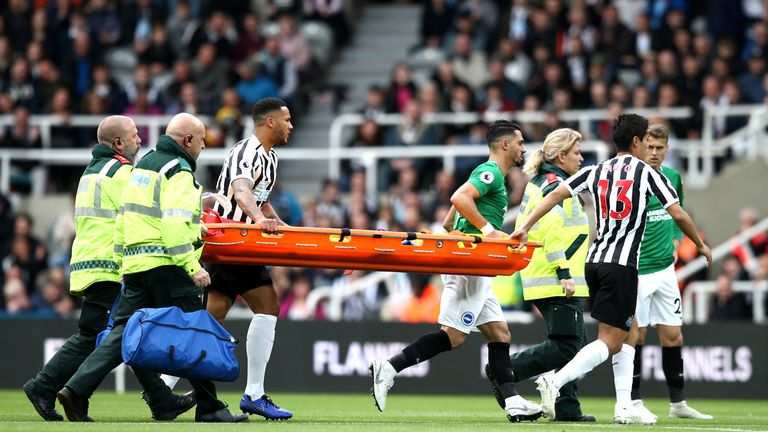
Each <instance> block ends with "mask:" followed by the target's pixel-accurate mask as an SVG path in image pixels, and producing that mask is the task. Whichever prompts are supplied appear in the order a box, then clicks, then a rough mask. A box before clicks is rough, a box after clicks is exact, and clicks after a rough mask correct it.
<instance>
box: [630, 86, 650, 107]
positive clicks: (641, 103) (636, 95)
mask: <svg viewBox="0 0 768 432" xmlns="http://www.w3.org/2000/svg"><path fill="white" fill-rule="evenodd" d="M652 103H653V99H652V96H651V92H650V91H649V90H648V89H647V88H646V87H643V86H637V87H635V88H634V89H633V90H632V107H633V108H650V107H651V105H652Z"/></svg>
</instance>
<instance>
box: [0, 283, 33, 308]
mask: <svg viewBox="0 0 768 432" xmlns="http://www.w3.org/2000/svg"><path fill="white" fill-rule="evenodd" d="M3 296H4V299H3V301H4V303H5V310H6V312H7V313H9V314H15V313H19V312H24V311H26V310H30V309H32V304H31V303H30V301H29V296H28V295H27V289H26V287H25V286H24V282H22V281H21V280H20V279H10V280H7V281H6V282H5V285H4V287H3Z"/></svg>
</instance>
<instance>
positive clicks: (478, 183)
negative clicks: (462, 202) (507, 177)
mask: <svg viewBox="0 0 768 432" xmlns="http://www.w3.org/2000/svg"><path fill="white" fill-rule="evenodd" d="M467 181H468V182H469V183H471V184H472V185H473V186H474V187H475V188H477V190H478V192H480V198H478V199H476V200H475V205H476V206H477V210H478V211H479V212H480V214H481V215H482V216H483V217H484V218H485V219H486V220H487V221H488V222H489V223H490V224H491V225H493V227H494V228H495V229H497V230H500V229H501V227H502V225H503V224H504V215H505V214H506V213H507V206H508V205H509V199H508V198H507V187H506V182H505V181H504V175H503V174H502V173H501V170H499V166H498V165H497V164H496V162H494V161H490V160H489V161H487V162H484V163H482V164H480V165H478V166H477V168H475V169H474V171H472V174H470V176H469V179H468V180H467ZM481 228H482V227H481ZM453 229H455V230H459V231H461V232H463V233H467V234H479V233H480V228H478V227H476V226H474V225H472V222H470V221H468V220H467V218H465V217H464V216H463V215H461V214H460V213H459V212H456V217H455V219H454V221H453Z"/></svg>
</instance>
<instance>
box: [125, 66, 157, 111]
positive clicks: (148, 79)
mask: <svg viewBox="0 0 768 432" xmlns="http://www.w3.org/2000/svg"><path fill="white" fill-rule="evenodd" d="M142 90H143V91H144V92H145V93H146V95H147V98H148V100H149V102H150V103H155V101H156V100H157V97H158V94H159V93H160V91H159V89H158V88H157V86H156V85H155V83H154V81H153V77H152V74H151V73H150V71H149V66H147V65H144V64H139V65H137V66H136V69H134V70H133V81H131V82H130V83H128V84H127V85H126V86H125V94H126V96H127V98H128V102H129V103H130V104H134V103H136V99H137V98H138V97H139V92H140V91H142Z"/></svg>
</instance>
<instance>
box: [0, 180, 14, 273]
mask: <svg viewBox="0 0 768 432" xmlns="http://www.w3.org/2000/svg"><path fill="white" fill-rule="evenodd" d="M14 224H15V222H14V219H13V207H11V202H10V201H9V200H8V198H7V197H6V196H5V195H3V193H2V192H0V260H2V259H3V258H4V257H5V256H6V255H8V253H9V252H10V248H11V239H13V232H14V229H15V228H14ZM2 276H3V273H2V269H0V283H1V282H2V281H3V279H2Z"/></svg>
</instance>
